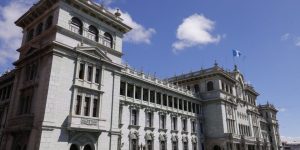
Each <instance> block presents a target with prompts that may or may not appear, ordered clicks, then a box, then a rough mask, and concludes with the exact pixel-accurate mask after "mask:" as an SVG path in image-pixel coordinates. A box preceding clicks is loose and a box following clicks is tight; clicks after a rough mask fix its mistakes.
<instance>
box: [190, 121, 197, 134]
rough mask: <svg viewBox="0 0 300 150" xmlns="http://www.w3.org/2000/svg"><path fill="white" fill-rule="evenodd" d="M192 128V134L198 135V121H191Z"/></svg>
mask: <svg viewBox="0 0 300 150" xmlns="http://www.w3.org/2000/svg"><path fill="white" fill-rule="evenodd" d="M191 126H192V133H196V121H195V120H192V121H191Z"/></svg>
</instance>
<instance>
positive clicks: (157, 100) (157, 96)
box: [156, 93, 161, 105]
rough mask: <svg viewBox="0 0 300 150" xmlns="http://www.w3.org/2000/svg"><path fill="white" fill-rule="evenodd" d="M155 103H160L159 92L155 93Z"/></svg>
mask: <svg viewBox="0 0 300 150" xmlns="http://www.w3.org/2000/svg"><path fill="white" fill-rule="evenodd" d="M156 104H159V105H161V93H156Z"/></svg>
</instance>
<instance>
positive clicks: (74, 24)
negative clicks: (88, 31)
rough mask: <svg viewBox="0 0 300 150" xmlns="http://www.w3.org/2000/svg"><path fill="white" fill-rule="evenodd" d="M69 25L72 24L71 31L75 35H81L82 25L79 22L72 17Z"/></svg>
mask: <svg viewBox="0 0 300 150" xmlns="http://www.w3.org/2000/svg"><path fill="white" fill-rule="evenodd" d="M71 24H72V26H71V30H72V31H73V32H75V33H78V34H80V35H82V26H83V24H82V22H81V20H79V19H78V18H76V17H73V18H72V21H71Z"/></svg>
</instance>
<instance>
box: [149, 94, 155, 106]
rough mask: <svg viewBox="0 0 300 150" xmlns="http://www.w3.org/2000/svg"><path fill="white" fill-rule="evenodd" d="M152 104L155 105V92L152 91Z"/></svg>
mask: <svg viewBox="0 0 300 150" xmlns="http://www.w3.org/2000/svg"><path fill="white" fill-rule="evenodd" d="M150 102H151V103H155V91H150Z"/></svg>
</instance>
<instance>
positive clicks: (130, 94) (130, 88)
mask: <svg viewBox="0 0 300 150" xmlns="http://www.w3.org/2000/svg"><path fill="white" fill-rule="evenodd" d="M133 87H134V85H133V84H129V83H128V84H127V97H131V98H133Z"/></svg>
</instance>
